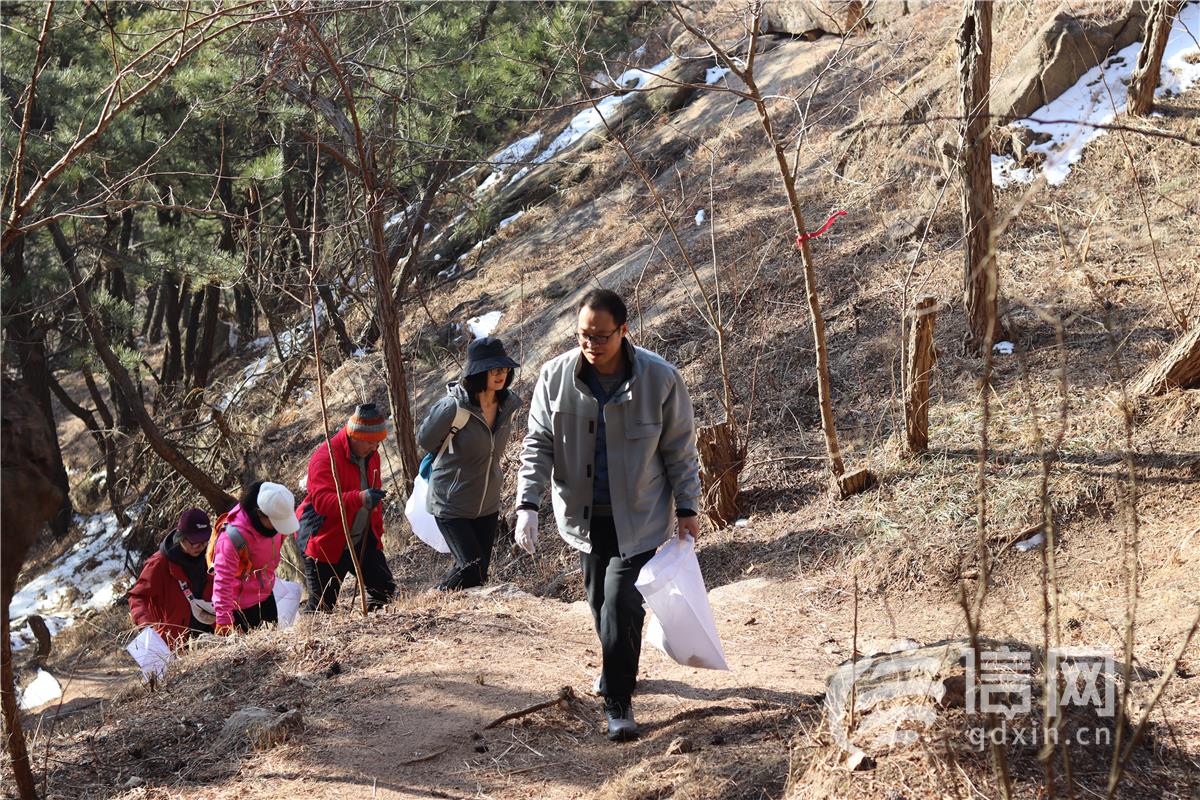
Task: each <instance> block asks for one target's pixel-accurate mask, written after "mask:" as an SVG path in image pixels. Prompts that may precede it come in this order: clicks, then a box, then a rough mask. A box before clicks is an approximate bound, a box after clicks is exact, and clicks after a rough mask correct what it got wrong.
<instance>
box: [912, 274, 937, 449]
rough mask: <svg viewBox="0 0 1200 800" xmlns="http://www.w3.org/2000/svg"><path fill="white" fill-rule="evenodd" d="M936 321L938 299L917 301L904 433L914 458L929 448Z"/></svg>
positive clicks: (931, 298)
mask: <svg viewBox="0 0 1200 800" xmlns="http://www.w3.org/2000/svg"><path fill="white" fill-rule="evenodd" d="M936 321H937V300H936V299H935V298H933V297H929V296H926V297H922V298H920V299H919V300H917V302H916V303H915V304H914V305H913V312H912V322H911V327H910V329H909V339H908V364H907V365H905V375H906V380H905V385H904V430H905V433H906V434H907V435H908V452H910V453H912V454H913V455H920V454H921V453H924V452H925V451H926V450H928V449H929V373H931V372H932V371H933V364H934V361H935V360H936V359H937V356H936V354H935V353H934V348H933V327H934V323H935V322H936Z"/></svg>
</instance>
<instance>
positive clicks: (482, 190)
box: [475, 169, 504, 195]
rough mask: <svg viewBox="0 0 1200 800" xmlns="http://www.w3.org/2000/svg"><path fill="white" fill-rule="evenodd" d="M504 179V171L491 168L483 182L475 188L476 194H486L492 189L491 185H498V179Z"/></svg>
mask: <svg viewBox="0 0 1200 800" xmlns="http://www.w3.org/2000/svg"><path fill="white" fill-rule="evenodd" d="M502 180H504V172H503V171H502V170H498V169H497V170H492V174H491V175H488V176H487V179H485V180H484V182H483V183H481V184H479V187H478V188H477V189H476V190H475V194H476V195H481V194H487V193H488V192H490V191H491V190H492V187H493V186H497V185H499V183H500V181H502Z"/></svg>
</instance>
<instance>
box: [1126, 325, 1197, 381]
mask: <svg viewBox="0 0 1200 800" xmlns="http://www.w3.org/2000/svg"><path fill="white" fill-rule="evenodd" d="M1198 387H1200V325H1197V326H1196V327H1194V328H1192V329H1191V330H1190V331H1188V332H1187V333H1185V334H1183V336H1180V337H1179V338H1178V339H1176V340H1175V343H1174V344H1172V345H1171V347H1170V348H1169V349H1168V350H1167V352H1166V353H1164V354H1163V356H1162V358H1160V359H1158V361H1155V362H1154V363H1153V364H1151V365H1150V366H1149V367H1147V369H1146V371H1145V372H1143V373H1142V375H1141V377H1139V378H1138V380H1137V383H1135V384H1134V387H1133V392H1134V394H1136V395H1152V394H1162V393H1163V392H1165V391H1167V390H1168V389H1194V388H1198Z"/></svg>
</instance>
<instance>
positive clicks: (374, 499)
mask: <svg viewBox="0 0 1200 800" xmlns="http://www.w3.org/2000/svg"><path fill="white" fill-rule="evenodd" d="M386 495H387V492H386V491H384V490H383V489H366V490H364V491H363V505H364V506H366V507H367V510H368V511H371V510H374V508H375V506H377V505H379V504H380V503H382V502H383V498H384V497H385V496H386Z"/></svg>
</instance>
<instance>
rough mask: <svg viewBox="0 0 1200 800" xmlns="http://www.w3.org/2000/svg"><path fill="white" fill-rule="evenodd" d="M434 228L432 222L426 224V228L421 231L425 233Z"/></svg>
mask: <svg viewBox="0 0 1200 800" xmlns="http://www.w3.org/2000/svg"><path fill="white" fill-rule="evenodd" d="M432 227H433V223H432V222H426V223H425V227H424V228H422V229H421V230H423V231H427V230H429V229H430V228H432Z"/></svg>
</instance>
